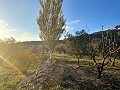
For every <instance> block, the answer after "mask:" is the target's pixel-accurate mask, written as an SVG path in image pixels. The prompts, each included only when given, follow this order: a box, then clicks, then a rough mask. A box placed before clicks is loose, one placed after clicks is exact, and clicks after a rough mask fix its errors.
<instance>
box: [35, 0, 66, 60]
mask: <svg viewBox="0 0 120 90" xmlns="http://www.w3.org/2000/svg"><path fill="white" fill-rule="evenodd" d="M62 2H63V0H40V5H41V10H40V13H39V17H38V18H37V24H38V25H39V28H40V38H41V40H42V41H43V44H44V46H45V47H46V48H48V49H49V52H50V60H51V61H52V52H53V48H54V47H55V46H56V45H57V43H58V41H59V38H60V37H61V35H62V33H63V32H64V31H65V20H64V18H63V12H62V10H61V7H62Z"/></svg>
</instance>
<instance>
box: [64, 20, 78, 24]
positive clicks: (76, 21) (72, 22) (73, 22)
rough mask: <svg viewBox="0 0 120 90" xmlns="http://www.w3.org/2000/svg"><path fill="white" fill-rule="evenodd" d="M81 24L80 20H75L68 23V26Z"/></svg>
mask: <svg viewBox="0 0 120 90" xmlns="http://www.w3.org/2000/svg"><path fill="white" fill-rule="evenodd" d="M79 22H80V20H74V21H70V22H67V23H66V25H72V24H77V23H79Z"/></svg>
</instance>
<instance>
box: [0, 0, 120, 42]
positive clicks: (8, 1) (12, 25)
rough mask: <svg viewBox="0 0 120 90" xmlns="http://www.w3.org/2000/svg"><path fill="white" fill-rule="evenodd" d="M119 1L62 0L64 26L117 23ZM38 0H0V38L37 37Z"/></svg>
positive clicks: (71, 28)
mask: <svg viewBox="0 0 120 90" xmlns="http://www.w3.org/2000/svg"><path fill="white" fill-rule="evenodd" d="M119 5H120V0H64V2H63V7H62V9H63V12H64V17H65V19H66V20H67V22H66V29H67V31H69V32H70V33H72V34H74V32H75V31H78V30H81V29H86V24H87V26H88V28H89V30H90V33H92V32H97V31H99V30H100V29H101V25H104V27H105V28H110V27H114V26H116V25H118V24H120V8H119ZM39 10H40V4H39V0H0V38H2V39H3V38H8V37H14V38H15V39H16V40H17V41H30V40H34V41H36V40H40V39H39V32H40V31H39V28H38V25H37V23H36V18H37V17H38V15H39Z"/></svg>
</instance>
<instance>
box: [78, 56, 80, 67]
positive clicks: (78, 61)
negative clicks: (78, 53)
mask: <svg viewBox="0 0 120 90" xmlns="http://www.w3.org/2000/svg"><path fill="white" fill-rule="evenodd" d="M79 63H80V60H79V58H78V66H79Z"/></svg>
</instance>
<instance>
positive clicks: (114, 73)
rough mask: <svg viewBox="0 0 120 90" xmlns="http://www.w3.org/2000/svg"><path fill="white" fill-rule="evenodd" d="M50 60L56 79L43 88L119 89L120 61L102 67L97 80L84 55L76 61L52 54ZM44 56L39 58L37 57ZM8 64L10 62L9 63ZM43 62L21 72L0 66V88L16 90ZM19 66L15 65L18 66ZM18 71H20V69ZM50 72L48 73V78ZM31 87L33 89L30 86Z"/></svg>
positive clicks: (44, 89)
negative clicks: (52, 59)
mask: <svg viewBox="0 0 120 90" xmlns="http://www.w3.org/2000/svg"><path fill="white" fill-rule="evenodd" d="M53 56H54V62H55V67H54V69H55V70H56V71H55V73H58V72H59V73H61V74H60V75H61V77H60V76H59V75H58V74H55V75H56V77H57V75H58V77H59V79H58V80H59V81H54V80H53V81H52V82H49V85H47V88H43V90H119V89H120V60H117V61H116V67H111V65H110V64H109V65H108V66H107V67H105V69H104V72H103V74H102V78H101V79H97V72H96V68H95V65H94V63H93V61H92V60H88V59H86V58H84V59H81V60H80V66H79V67H78V66H77V59H76V58H73V57H69V56H67V55H63V54H54V55H53ZM43 59H44V60H45V58H41V60H43ZM11 63H12V62H11ZM43 64H44V62H41V61H40V60H38V61H36V62H35V63H30V65H29V66H28V67H27V68H25V69H26V70H25V71H24V72H22V73H20V72H17V71H16V70H14V69H13V68H11V67H9V65H8V64H5V63H4V64H1V65H0V90H16V87H17V85H18V84H19V83H20V82H21V81H22V80H24V79H26V78H27V77H28V76H29V75H31V74H34V72H36V71H37V70H39V68H40V67H42V66H43ZM18 68H19V67H18ZM19 70H22V69H21V68H20V69H19ZM53 76H54V75H53V74H51V77H50V78H52V77H53ZM24 90H27V89H24ZM33 90H35V89H33Z"/></svg>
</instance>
